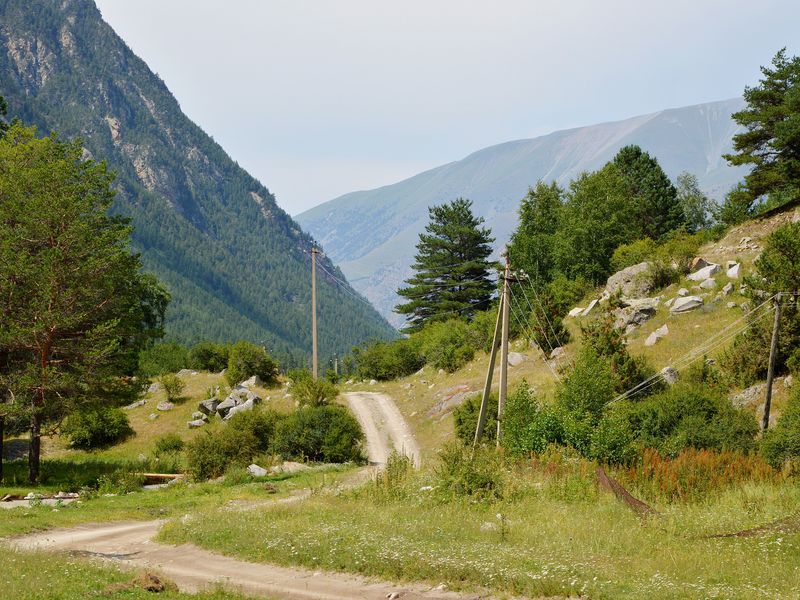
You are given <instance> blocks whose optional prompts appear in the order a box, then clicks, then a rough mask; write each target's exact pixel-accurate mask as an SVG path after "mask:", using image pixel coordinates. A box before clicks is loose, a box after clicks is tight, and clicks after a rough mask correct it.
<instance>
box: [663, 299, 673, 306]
mask: <svg viewBox="0 0 800 600" xmlns="http://www.w3.org/2000/svg"><path fill="white" fill-rule="evenodd" d="M673 302H675V298H670V299H669V300H667V301H666V302H664V306H666V307H667V308H669V307H671V306H672V303H673Z"/></svg>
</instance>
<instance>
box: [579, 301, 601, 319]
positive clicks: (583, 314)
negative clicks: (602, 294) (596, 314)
mask: <svg viewBox="0 0 800 600" xmlns="http://www.w3.org/2000/svg"><path fill="white" fill-rule="evenodd" d="M597 303H598V300H597V299H596V298H595V299H594V300H592V301H591V302H589V306H587V307H586V308H584V309H583V312H582V313H581V316H582V317H585V316H587V315H588V314H589V313H590V312H592V310H593V309H594V307H595V306H597Z"/></svg>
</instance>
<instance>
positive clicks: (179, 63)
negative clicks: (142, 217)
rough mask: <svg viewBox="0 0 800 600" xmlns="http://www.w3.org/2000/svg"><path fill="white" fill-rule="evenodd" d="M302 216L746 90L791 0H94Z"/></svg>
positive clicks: (798, 34)
mask: <svg viewBox="0 0 800 600" xmlns="http://www.w3.org/2000/svg"><path fill="white" fill-rule="evenodd" d="M96 2H97V5H98V7H99V8H100V10H101V12H102V14H103V17H104V18H105V20H106V21H107V22H109V23H110V24H111V26H112V27H114V29H115V30H116V31H117V33H118V34H119V35H120V36H121V37H122V38H123V39H124V40H125V41H126V42H127V44H128V45H129V46H130V47H131V48H132V49H133V51H134V52H135V53H136V54H138V55H139V56H140V57H141V58H143V59H144V60H145V61H146V62H147V63H148V65H149V66H150V68H151V69H152V70H153V71H155V72H156V73H158V74H159V75H160V76H161V78H162V79H163V80H164V81H165V82H166V84H167V86H168V87H169V89H170V90H171V91H172V93H173V94H174V95H175V96H176V98H177V99H178V102H179V103H180V105H181V107H182V109H183V110H184V112H185V113H186V114H187V115H188V116H189V117H190V118H191V119H192V120H194V121H195V122H196V123H197V124H198V125H200V127H202V128H203V129H204V130H205V131H206V132H207V133H209V134H210V135H212V136H213V138H214V139H215V140H216V141H217V142H219V143H220V144H221V145H222V146H223V148H225V150H226V151H227V152H228V153H229V154H230V155H231V156H232V157H233V159H234V160H236V161H238V162H239V164H240V165H242V166H243V167H244V168H246V169H247V170H248V171H249V172H250V173H251V174H252V175H254V176H255V177H256V178H258V179H259V180H260V181H261V182H262V183H263V184H264V185H266V187H267V188H268V189H269V190H270V191H271V192H272V193H273V194H275V196H276V199H277V201H278V204H279V205H280V206H281V207H282V208H283V209H284V210H286V211H287V212H288V213H289V214H292V215H296V214H298V213H300V212H303V211H304V210H307V209H309V208H311V207H313V206H315V205H317V204H321V203H322V202H325V201H327V200H331V199H333V198H335V197H337V196H339V195H341V194H344V193H347V192H351V191H355V190H361V189H371V188H374V187H379V186H381V185H387V184H390V183H394V182H396V181H399V180H401V179H404V178H406V177H410V176H412V175H414V174H416V173H418V172H420V171H423V170H426V169H429V168H432V167H435V166H438V165H440V164H444V163H447V162H451V161H454V160H459V159H461V158H463V157H464V156H466V155H468V154H470V153H472V152H474V151H476V150H479V149H481V148H483V147H486V146H490V145H493V144H498V143H502V142H505V141H508V140H513V139H520V138H529V137H535V136H537V135H541V134H545V133H549V132H551V131H556V130H559V129H565V128H569V127H578V126H582V125H590V124H593V123H599V122H604V121H613V120H618V119H624V118H627V117H631V116H635V115H640V114H647V113H651V112H655V111H658V110H661V109H665V108H673V107H679V106H686V105H691V104H698V103H701V102H709V101H714V100H722V99H726V98H732V97H734V96H738V95H741V93H742V91H743V89H744V87H745V86H746V85H753V84H755V83H756V82H757V80H758V77H759V70H758V69H759V66H760V65H764V64H767V63H768V62H769V61H770V59H771V58H772V56H773V55H774V54H775V53H776V52H777V51H778V50H779V49H780V48H781V47H783V46H786V47H787V48H788V51H789V52H790V53H791V54H798V53H800V29H798V27H797V25H798V23H800V2H797V0H759V2H744V1H742V0H724V1H723V0H670V1H666V0H662V1H656V0H649V1H648V0H604V1H602V2H600V1H598V0H493V1H492V2H486V1H479V2H476V1H472V0H403V1H402V2H397V1H394V2H388V1H383V0H335V1H334V0H316V1H312V0H227V1H225V2H220V1H219V0H215V1H210V0H137V1H136V2H130V0H96Z"/></svg>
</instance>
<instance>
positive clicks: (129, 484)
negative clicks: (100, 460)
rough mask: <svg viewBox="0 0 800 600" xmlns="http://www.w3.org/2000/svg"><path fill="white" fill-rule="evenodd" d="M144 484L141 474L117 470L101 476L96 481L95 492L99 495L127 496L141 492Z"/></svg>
mask: <svg viewBox="0 0 800 600" xmlns="http://www.w3.org/2000/svg"><path fill="white" fill-rule="evenodd" d="M144 482H145V477H144V475H143V474H141V473H133V472H130V471H124V470H119V471H114V472H113V473H110V474H108V475H101V476H100V477H99V478H98V479H97V491H98V493H100V494H119V495H122V494H129V493H131V492H137V491H139V490H141V489H142V486H143V485H144Z"/></svg>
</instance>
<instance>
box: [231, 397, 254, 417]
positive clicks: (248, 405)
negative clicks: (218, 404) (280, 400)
mask: <svg viewBox="0 0 800 600" xmlns="http://www.w3.org/2000/svg"><path fill="white" fill-rule="evenodd" d="M254 406H255V402H253V401H252V400H247V401H245V402H243V403H242V404H238V405H236V406H234V407H233V408H231V409H230V410H229V411H228V414H227V415H225V419H224V420H225V421H229V420H230V418H231V417H232V416H233V415H235V414H236V413H240V412H247V411H249V410H253V407H254Z"/></svg>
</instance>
